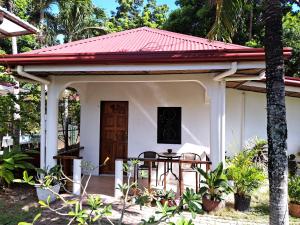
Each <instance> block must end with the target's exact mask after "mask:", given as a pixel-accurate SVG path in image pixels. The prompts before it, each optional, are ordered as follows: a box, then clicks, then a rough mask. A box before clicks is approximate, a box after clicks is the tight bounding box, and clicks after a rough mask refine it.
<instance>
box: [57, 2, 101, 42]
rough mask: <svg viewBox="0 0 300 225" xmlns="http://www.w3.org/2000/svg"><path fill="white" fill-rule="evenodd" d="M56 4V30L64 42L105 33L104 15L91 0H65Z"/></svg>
mask: <svg viewBox="0 0 300 225" xmlns="http://www.w3.org/2000/svg"><path fill="white" fill-rule="evenodd" d="M58 5H59V14H58V18H57V23H58V30H59V33H60V34H62V35H64V38H65V41H66V42H70V41H74V40H79V39H84V38H88V37H92V36H95V35H99V34H103V33H106V31H105V30H104V28H103V24H104V22H105V19H106V15H105V13H104V11H103V10H102V9H101V8H98V7H96V6H94V5H93V3H92V1H91V0H65V1H59V4H58ZM95 32H96V33H95ZM99 32H100V33H99Z"/></svg>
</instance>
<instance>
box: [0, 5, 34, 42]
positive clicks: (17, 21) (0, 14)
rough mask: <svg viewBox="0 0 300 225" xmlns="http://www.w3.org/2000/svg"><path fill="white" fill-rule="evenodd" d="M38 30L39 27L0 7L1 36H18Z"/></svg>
mask: <svg viewBox="0 0 300 225" xmlns="http://www.w3.org/2000/svg"><path fill="white" fill-rule="evenodd" d="M37 32H38V29H37V28H35V27H34V26H32V25H31V24H29V23H27V22H26V21H24V20H22V19H21V18H19V17H17V16H16V15H14V14H13V13H10V12H8V11H7V10H6V9H4V8H2V7H0V37H16V36H21V35H26V34H35V33H37Z"/></svg>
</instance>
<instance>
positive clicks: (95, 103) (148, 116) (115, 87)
mask: <svg viewBox="0 0 300 225" xmlns="http://www.w3.org/2000/svg"><path fill="white" fill-rule="evenodd" d="M75 87H76V88H77V89H78V90H79V92H80V101H81V137H80V141H81V145H82V146H84V147H85V149H84V151H83V152H82V154H83V157H84V159H85V160H88V161H91V162H92V163H93V164H95V165H98V162H99V132H100V128H99V127H100V102H101V101H128V102H129V121H128V122H129V125H128V126H129V127H128V156H129V157H137V156H138V154H139V153H140V152H143V151H147V150H153V151H157V152H161V151H165V150H166V149H168V148H172V149H174V150H179V149H180V148H181V147H182V146H183V145H184V144H186V143H190V144H196V145H200V146H204V147H206V148H208V147H209V140H210V139H209V132H210V122H209V118H210V115H209V112H210V105H209V104H205V103H204V94H205V92H204V90H203V88H202V87H201V86H200V85H199V84H197V83H194V82H185V83H175V82H174V83H159V82H157V83H86V84H76V85H75ZM159 106H177V107H182V144H181V145H168V144H157V107H159Z"/></svg>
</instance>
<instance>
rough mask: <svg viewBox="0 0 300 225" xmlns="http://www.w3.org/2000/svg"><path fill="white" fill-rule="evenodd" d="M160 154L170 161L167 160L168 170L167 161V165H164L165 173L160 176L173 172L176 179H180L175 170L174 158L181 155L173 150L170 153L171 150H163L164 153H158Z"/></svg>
mask: <svg viewBox="0 0 300 225" xmlns="http://www.w3.org/2000/svg"><path fill="white" fill-rule="evenodd" d="M158 156H159V157H160V158H165V159H168V161H167V170H166V163H165V167H164V168H165V171H164V173H163V174H162V175H160V178H161V177H162V176H165V177H166V176H167V175H168V173H171V174H172V175H173V176H174V177H175V178H176V180H179V178H178V177H177V175H176V174H175V173H174V172H173V163H172V161H173V160H174V159H179V158H180V156H181V155H180V154H177V153H173V152H171V153H169V152H162V153H158Z"/></svg>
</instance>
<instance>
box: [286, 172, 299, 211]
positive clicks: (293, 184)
mask: <svg viewBox="0 0 300 225" xmlns="http://www.w3.org/2000/svg"><path fill="white" fill-rule="evenodd" d="M288 193H289V198H290V201H291V202H292V203H295V204H299V205H300V176H293V177H290V179H289V184H288Z"/></svg>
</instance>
